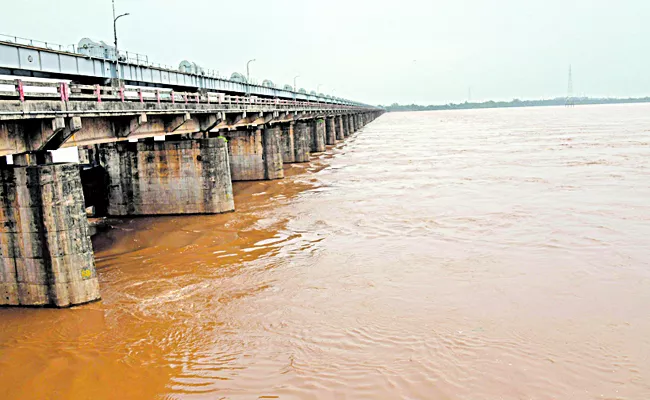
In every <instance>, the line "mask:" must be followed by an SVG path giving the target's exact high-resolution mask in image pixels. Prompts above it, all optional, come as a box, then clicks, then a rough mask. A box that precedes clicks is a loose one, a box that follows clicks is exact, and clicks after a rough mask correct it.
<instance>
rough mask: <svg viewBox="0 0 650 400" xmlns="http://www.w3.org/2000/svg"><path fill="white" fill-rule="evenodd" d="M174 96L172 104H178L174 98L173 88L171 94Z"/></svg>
mask: <svg viewBox="0 0 650 400" xmlns="http://www.w3.org/2000/svg"><path fill="white" fill-rule="evenodd" d="M169 95H170V96H171V98H172V104H176V99H175V98H174V91H173V90H172V91H171V93H170V94H169Z"/></svg>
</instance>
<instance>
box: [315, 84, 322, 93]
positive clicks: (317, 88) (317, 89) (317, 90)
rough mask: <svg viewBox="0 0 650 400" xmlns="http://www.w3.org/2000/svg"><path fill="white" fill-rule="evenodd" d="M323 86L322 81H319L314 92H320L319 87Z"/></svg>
mask: <svg viewBox="0 0 650 400" xmlns="http://www.w3.org/2000/svg"><path fill="white" fill-rule="evenodd" d="M321 86H323V84H322V83H319V84H318V86H316V92H318V93H320V87H321Z"/></svg>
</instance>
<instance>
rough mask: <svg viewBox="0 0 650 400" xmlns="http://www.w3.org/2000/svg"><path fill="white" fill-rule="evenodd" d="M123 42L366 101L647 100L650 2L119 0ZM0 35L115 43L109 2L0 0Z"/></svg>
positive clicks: (164, 57)
mask: <svg viewBox="0 0 650 400" xmlns="http://www.w3.org/2000/svg"><path fill="white" fill-rule="evenodd" d="M116 4H117V9H118V13H124V12H129V13H130V14H131V15H130V16H127V17H125V18H122V19H120V20H119V22H118V33H119V45H120V49H123V50H129V51H134V52H138V53H144V54H147V55H148V56H149V58H150V59H151V60H155V61H157V62H161V63H165V64H173V65H178V63H179V62H180V61H181V60H183V59H188V60H190V61H194V62H196V63H198V64H199V65H201V66H203V67H204V68H209V69H215V70H218V71H219V72H220V73H221V74H222V75H228V76H230V74H231V73H232V72H235V71H238V72H242V73H245V71H246V61H247V60H249V59H251V58H256V59H257V61H256V62H254V63H253V64H251V75H252V76H253V77H255V78H257V79H259V80H260V81H261V80H262V79H265V78H268V79H271V80H272V81H274V82H275V83H276V84H279V85H284V84H287V83H288V84H293V77H294V76H295V75H300V76H301V77H300V78H298V86H299V87H304V88H305V89H307V90H308V91H310V90H315V89H316V88H317V85H319V84H322V86H321V91H322V92H325V93H330V94H334V95H335V96H341V97H346V98H349V99H352V100H358V101H363V102H366V103H371V104H389V103H393V102H399V103H421V104H434V103H435V104H437V103H447V102H460V101H465V100H466V99H467V97H468V89H469V87H471V92H472V100H474V101H482V100H490V99H494V100H510V99H512V98H515V97H516V98H526V99H529V98H532V99H536V98H549V97H556V96H565V95H566V91H567V75H568V66H569V64H572V66H573V75H574V76H573V79H574V93H575V94H578V95H581V94H585V95H588V96H619V97H622V96H625V97H627V96H646V95H650V51H648V49H649V47H650V45H649V43H648V42H649V41H650V0H535V1H533V0H445V1H440V0H399V1H395V0H390V1H387V0H322V1H318V2H317V1H308V0H250V1H245V0H238V1H233V0H228V1H222V0H192V1H190V0H185V1H177V0H116ZM2 11H3V18H2V25H1V26H0V33H4V34H11V35H18V36H24V37H28V38H34V39H40V40H47V41H51V42H56V43H61V44H72V43H77V42H78V41H79V40H80V39H81V38H82V37H89V38H91V39H93V40H104V41H106V42H109V43H112V41H113V32H112V28H113V26H112V12H111V2H110V0H57V1H53V0H23V1H9V0H3V4H2Z"/></svg>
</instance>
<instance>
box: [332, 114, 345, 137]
mask: <svg viewBox="0 0 650 400" xmlns="http://www.w3.org/2000/svg"><path fill="white" fill-rule="evenodd" d="M334 127H335V128H336V140H343V139H345V135H344V134H343V117H342V116H341V115H337V116H336V117H334Z"/></svg>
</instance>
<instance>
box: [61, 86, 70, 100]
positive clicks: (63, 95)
mask: <svg viewBox="0 0 650 400" xmlns="http://www.w3.org/2000/svg"><path fill="white" fill-rule="evenodd" d="M59 94H60V95H61V101H68V100H69V99H70V92H69V91H68V84H67V83H65V82H61V83H59Z"/></svg>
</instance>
